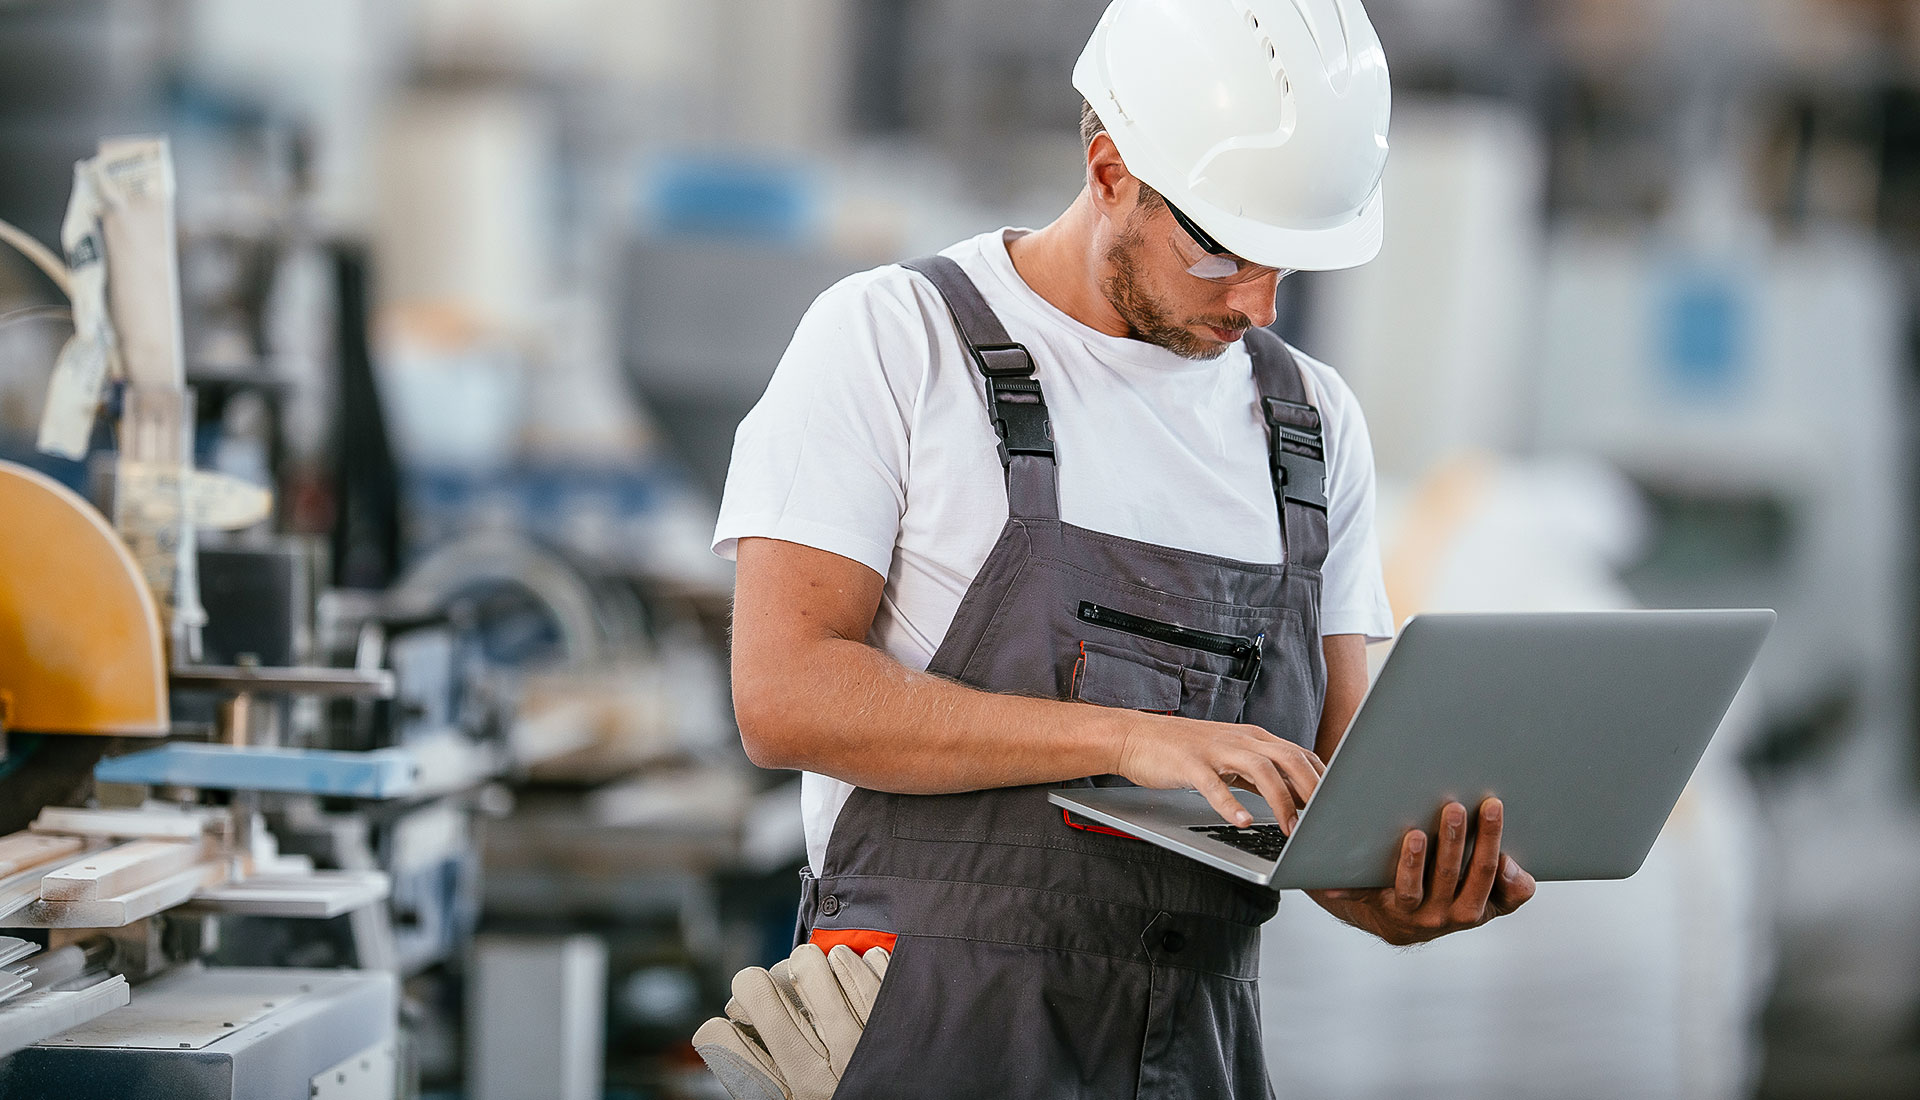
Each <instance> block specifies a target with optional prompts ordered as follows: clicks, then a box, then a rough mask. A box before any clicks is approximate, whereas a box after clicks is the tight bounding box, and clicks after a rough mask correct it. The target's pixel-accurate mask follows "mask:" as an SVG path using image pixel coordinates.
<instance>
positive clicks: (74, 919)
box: [0, 861, 227, 928]
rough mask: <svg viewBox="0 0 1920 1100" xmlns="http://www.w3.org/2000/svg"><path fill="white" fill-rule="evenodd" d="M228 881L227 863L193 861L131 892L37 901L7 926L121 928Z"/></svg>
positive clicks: (6, 920)
mask: <svg viewBox="0 0 1920 1100" xmlns="http://www.w3.org/2000/svg"><path fill="white" fill-rule="evenodd" d="M226 880H227V866H226V863H225V862H224V861H222V862H219V863H196V864H194V865H193V866H191V867H189V868H187V869H186V870H185V871H182V872H180V873H179V874H177V875H174V876H172V877H170V878H163V879H161V880H160V881H159V882H156V883H154V884H152V885H151V886H142V887H140V888H139V889H138V890H134V891H133V892H131V893H127V894H120V895H118V896H115V897H111V898H101V899H99V900H97V901H46V900H41V901H36V902H33V903H31V904H29V905H28V906H27V907H26V908H24V909H22V910H20V911H19V912H17V913H15V914H13V915H12V916H10V917H6V918H4V919H0V925H4V926H5V927H8V928H120V927H123V926H125V925H129V924H132V923H133V922H134V921H137V920H140V919H142V918H145V917H150V916H152V915H154V914H155V913H158V912H160V911H161V910H163V909H171V908H173V907H174V906H176V905H179V904H180V903H181V902H184V901H186V900H187V899H188V898H190V897H192V896H193V895H194V894H196V893H198V892H199V891H200V889H201V887H204V886H211V885H213V884H215V883H220V882H225V881H226Z"/></svg>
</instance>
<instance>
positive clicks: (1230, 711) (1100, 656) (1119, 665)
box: [1073, 642, 1250, 722]
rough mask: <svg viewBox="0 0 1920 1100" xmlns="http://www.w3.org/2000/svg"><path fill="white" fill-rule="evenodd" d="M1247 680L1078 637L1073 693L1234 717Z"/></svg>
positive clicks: (1159, 709)
mask: <svg viewBox="0 0 1920 1100" xmlns="http://www.w3.org/2000/svg"><path fill="white" fill-rule="evenodd" d="M1249 686H1250V684H1249V681H1246V680H1241V679H1236V678H1234V677H1231V676H1222V675H1220V674H1218V673H1215V672H1210V671H1208V670H1206V669H1202V668H1190V667H1186V666H1183V665H1179V664H1175V663H1174V662H1171V661H1166V660H1162V659H1160V658H1158V657H1153V656H1149V655H1148V654H1145V653H1138V652H1134V651H1131V650H1127V649H1122V648H1119V647H1117V646H1111V645H1106V644H1103V643H1100V642H1081V643H1080V656H1079V659H1078V660H1077V661H1075V663H1074V668H1073V697H1074V698H1075V699H1078V700H1080V701H1081V702H1083V703H1094V704H1097V705H1099V706H1103V707H1123V708H1125V709H1127V710H1147V711H1153V712H1155V713H1158V714H1177V715H1179V716H1181V717H1183V718H1203V719H1206V720H1208V721H1212V722H1237V721H1239V720H1240V714H1241V712H1242V711H1243V710H1244V709H1245V708H1246V703H1247V689H1248V687H1249Z"/></svg>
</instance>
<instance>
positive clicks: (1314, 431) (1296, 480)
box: [1261, 397, 1327, 512]
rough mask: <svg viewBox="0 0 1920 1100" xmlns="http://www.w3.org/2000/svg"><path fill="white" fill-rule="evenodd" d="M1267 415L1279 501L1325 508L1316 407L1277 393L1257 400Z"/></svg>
mask: <svg viewBox="0 0 1920 1100" xmlns="http://www.w3.org/2000/svg"><path fill="white" fill-rule="evenodd" d="M1261 407H1262V408H1263V409H1264V410H1265V412H1266V416H1267V429H1268V439H1269V446H1270V453H1271V458H1272V462H1273V487H1274V492H1276V493H1278V494H1279V495H1280V498H1281V501H1282V502H1283V503H1284V502H1287V501H1291V502H1293V503H1295V504H1304V505H1306V506H1308V507H1310V508H1318V509H1320V510H1321V511H1323V512H1324V511H1326V509H1327V460H1326V442H1325V438H1324V436H1323V435H1322V432H1321V430H1320V410H1319V409H1316V408H1314V407H1313V406H1312V405H1308V404H1304V403H1302V402H1299V401H1285V400H1282V399H1280V398H1278V397H1268V398H1263V399H1262V400H1261Z"/></svg>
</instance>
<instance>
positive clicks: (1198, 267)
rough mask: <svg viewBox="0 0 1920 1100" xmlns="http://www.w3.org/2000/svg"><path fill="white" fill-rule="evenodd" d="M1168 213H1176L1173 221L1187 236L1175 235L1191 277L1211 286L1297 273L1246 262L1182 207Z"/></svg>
mask: <svg viewBox="0 0 1920 1100" xmlns="http://www.w3.org/2000/svg"><path fill="white" fill-rule="evenodd" d="M1166 206H1167V210H1168V211H1169V212H1171V213H1172V214H1173V220H1174V221H1176V222H1179V223H1180V228H1181V229H1183V230H1185V231H1186V232H1185V233H1184V234H1175V235H1174V237H1173V250H1174V251H1175V252H1177V253H1179V255H1180V258H1181V260H1183V261H1185V262H1186V265H1187V274H1189V275H1191V276H1193V277H1194V278H1196V279H1205V280H1206V281H1208V282H1210V283H1225V284H1228V285H1232V284H1235V283H1250V282H1252V281H1253V280H1255V279H1264V278H1266V277H1267V276H1268V275H1272V274H1274V273H1276V272H1277V273H1278V274H1279V276H1280V278H1282V279H1284V278H1286V277H1287V276H1289V275H1291V274H1293V269H1292V268H1290V267H1266V266H1264V265H1261V264H1256V263H1254V262H1252V261H1251V260H1243V259H1241V258H1240V257H1238V256H1235V255H1234V254H1233V253H1231V252H1228V251H1227V247H1226V246H1225V245H1223V244H1221V243H1220V242H1219V241H1216V240H1214V239H1213V238H1212V237H1211V236H1209V235H1208V233H1207V231H1206V230H1204V229H1202V228H1200V226H1199V225H1198V224H1197V223H1196V222H1195V221H1194V220H1193V219H1192V218H1189V217H1187V216H1186V215H1185V214H1182V213H1181V212H1180V208H1179V207H1177V206H1175V205H1173V204H1172V203H1170V202H1169V203H1167V204H1166Z"/></svg>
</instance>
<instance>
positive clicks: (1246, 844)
mask: <svg viewBox="0 0 1920 1100" xmlns="http://www.w3.org/2000/svg"><path fill="white" fill-rule="evenodd" d="M1187 828H1188V829H1189V830H1191V831H1193V832H1196V833H1204V834H1206V835H1207V836H1210V837H1212V838H1213V839H1215V840H1218V841H1221V842H1222V843H1226V844H1231V845H1233V846H1234V847H1235V848H1238V849H1240V850H1241V851H1243V852H1251V853H1253V854H1254V855H1256V856H1259V857H1260V858H1261V859H1279V858H1280V849H1282V848H1285V847H1286V846H1287V834H1286V832H1285V831H1284V830H1282V829H1281V828H1280V826H1278V825H1249V826H1247V827H1246V828H1244V829H1242V828H1239V827H1237V826H1233V825H1189V826H1187Z"/></svg>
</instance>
